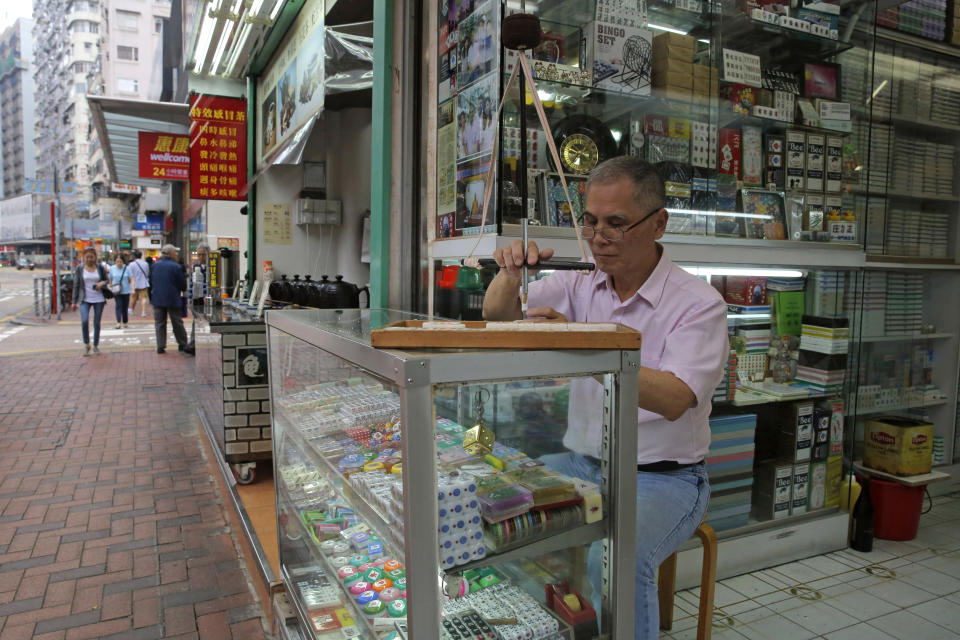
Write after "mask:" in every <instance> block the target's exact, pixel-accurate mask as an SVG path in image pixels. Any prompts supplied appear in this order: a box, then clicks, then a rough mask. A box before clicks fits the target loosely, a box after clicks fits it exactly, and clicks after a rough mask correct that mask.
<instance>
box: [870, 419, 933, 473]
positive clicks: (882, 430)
mask: <svg viewBox="0 0 960 640" xmlns="http://www.w3.org/2000/svg"><path fill="white" fill-rule="evenodd" d="M932 462H933V425H932V424H930V423H928V422H920V421H918V420H908V419H906V418H898V417H894V416H885V417H881V418H875V419H873V420H868V421H867V423H866V425H865V426H864V432H863V464H864V466H866V467H868V468H870V469H877V470H879V471H886V472H887V473H894V474H896V475H898V476H909V475H916V474H918V473H929V472H930V467H931V466H932Z"/></svg>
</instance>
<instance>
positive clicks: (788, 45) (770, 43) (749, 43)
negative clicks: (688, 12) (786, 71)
mask: <svg viewBox="0 0 960 640" xmlns="http://www.w3.org/2000/svg"><path fill="white" fill-rule="evenodd" d="M691 35H694V36H695V37H698V38H703V37H709V34H708V33H706V34H701V33H691ZM720 38H721V46H723V47H724V48H728V49H734V50H736V51H742V52H743V53H752V54H755V55H763V57H764V60H765V62H766V63H767V64H774V65H775V64H780V63H786V62H796V61H798V60H803V59H808V60H809V59H818V60H819V59H824V58H831V57H833V56H835V55H837V54H839V53H842V52H844V51H846V50H848V49H851V48H853V45H852V44H849V43H844V42H840V41H839V40H834V39H832V38H824V37H821V36H816V35H813V34H811V33H804V32H803V31H797V30H796V29H788V28H786V27H782V26H780V25H778V24H770V23H769V22H763V21H762V20H755V19H754V18H751V17H750V16H747V15H744V14H742V13H739V12H738V13H726V14H724V16H723V25H722V30H721V33H720Z"/></svg>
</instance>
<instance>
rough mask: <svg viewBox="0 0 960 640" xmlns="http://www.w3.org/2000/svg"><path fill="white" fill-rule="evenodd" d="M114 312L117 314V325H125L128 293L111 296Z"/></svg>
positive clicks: (128, 299) (128, 301)
mask: <svg viewBox="0 0 960 640" xmlns="http://www.w3.org/2000/svg"><path fill="white" fill-rule="evenodd" d="M113 304H114V307H115V308H114V311H116V313H117V324H120V323H123V324H127V307H128V306H130V294H129V293H115V294H113Z"/></svg>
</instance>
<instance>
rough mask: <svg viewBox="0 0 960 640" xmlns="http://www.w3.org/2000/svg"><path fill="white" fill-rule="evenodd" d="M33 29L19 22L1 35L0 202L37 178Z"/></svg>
mask: <svg viewBox="0 0 960 640" xmlns="http://www.w3.org/2000/svg"><path fill="white" fill-rule="evenodd" d="M32 27H33V22H32V21H31V20H29V19H26V18H20V19H18V20H17V21H16V22H14V23H13V25H12V26H10V27H8V28H7V29H6V30H5V31H4V32H3V34H2V35H0V159H2V161H0V200H4V199H7V198H13V197H15V196H19V195H22V194H23V193H25V185H24V182H25V180H26V179H28V178H31V179H32V178H35V177H36V158H35V154H34V146H33V135H34V104H33V100H34V92H33V34H32V33H31V30H32Z"/></svg>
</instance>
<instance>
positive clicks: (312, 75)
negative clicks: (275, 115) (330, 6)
mask: <svg viewBox="0 0 960 640" xmlns="http://www.w3.org/2000/svg"><path fill="white" fill-rule="evenodd" d="M325 40H326V38H325V35H324V30H323V29H322V28H319V29H317V30H316V31H314V32H313V33H312V34H311V35H310V37H309V38H307V40H306V42H304V43H303V47H302V48H301V49H300V53H299V54H297V79H298V80H299V82H298V85H297V86H298V88H297V114H298V116H299V117H298V120H300V121H303V120H306V118H307V117H308V116H310V115H311V114H312V113H313V112H314V111H316V109H317V107H322V106H323V58H324V53H325V50H324V41H325Z"/></svg>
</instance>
